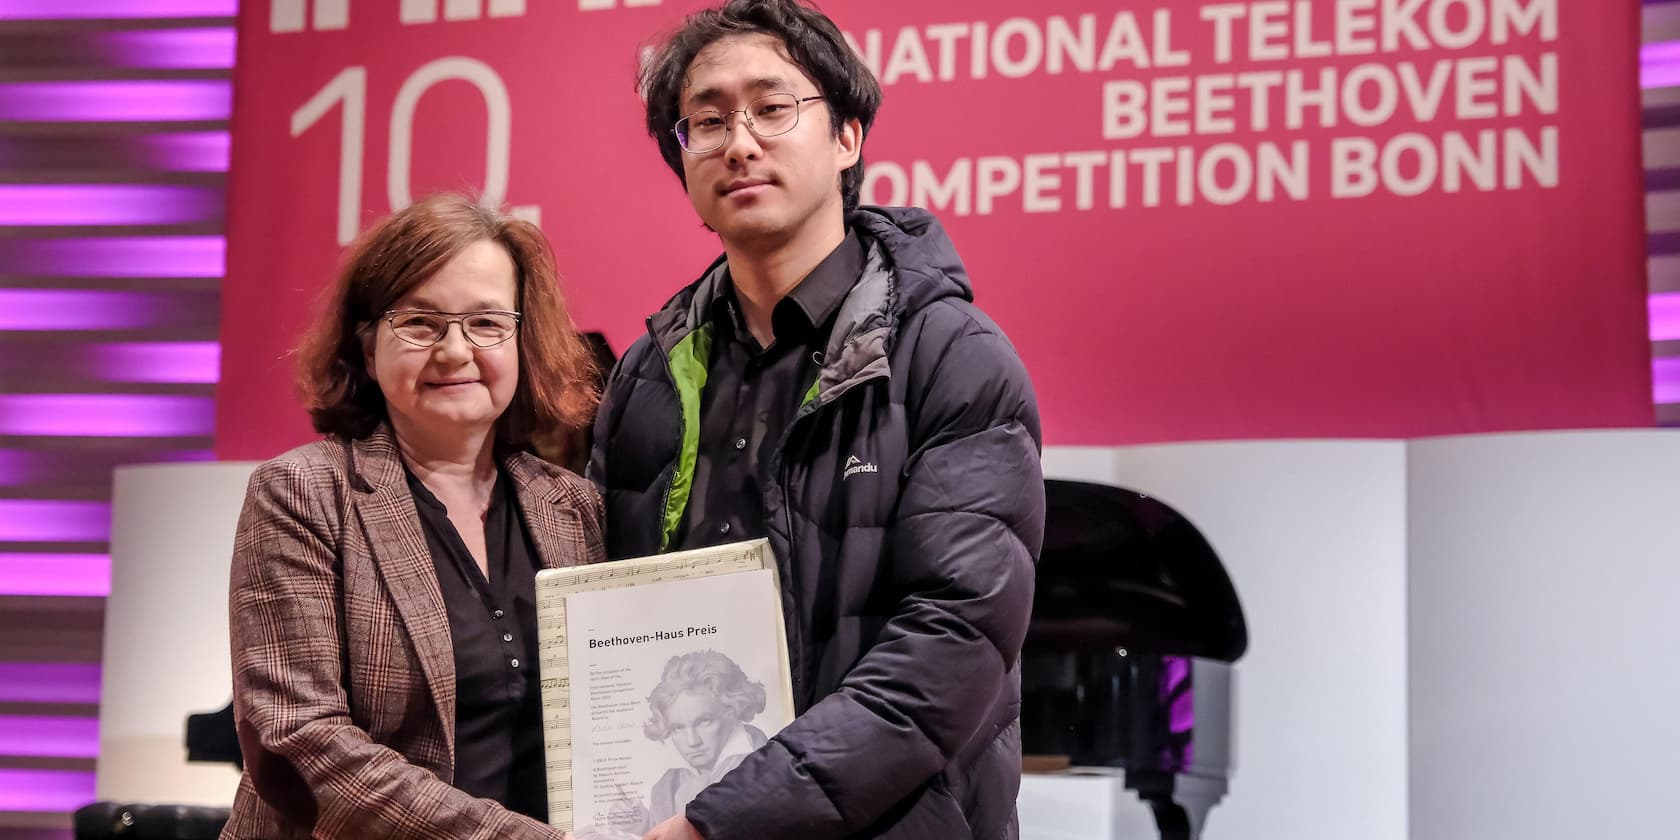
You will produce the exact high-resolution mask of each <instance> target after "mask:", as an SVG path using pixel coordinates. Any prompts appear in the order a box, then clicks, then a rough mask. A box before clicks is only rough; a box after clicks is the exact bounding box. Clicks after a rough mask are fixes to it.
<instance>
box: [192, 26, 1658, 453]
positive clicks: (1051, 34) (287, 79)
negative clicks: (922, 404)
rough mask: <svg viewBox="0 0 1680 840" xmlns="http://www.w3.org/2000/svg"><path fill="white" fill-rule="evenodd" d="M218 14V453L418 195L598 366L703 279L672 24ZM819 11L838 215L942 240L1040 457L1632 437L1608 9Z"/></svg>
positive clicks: (1641, 319) (1632, 176)
mask: <svg viewBox="0 0 1680 840" xmlns="http://www.w3.org/2000/svg"><path fill="white" fill-rule="evenodd" d="M242 5H243V10H242V12H241V20H240V39H239V62H238V68H237V84H236V95H235V105H234V122H233V126H234V144H233V175H232V179H233V180H232V189H231V195H230V201H231V208H230V223H229V254H228V259H229V275H228V280H227V283H226V285H225V286H224V290H223V351H222V377H221V386H220V390H219V394H218V395H219V398H220V399H219V400H218V406H217V446H218V452H219V454H220V455H221V456H222V457H225V458H260V457H268V456H271V455H273V454H275V453H277V452H278V451H280V450H281V449H283V448H286V447H288V446H291V445H295V444H297V443H300V442H302V441H305V440H307V439H309V437H310V433H309V431H308V425H307V422H306V420H305V418H304V416H303V413H302V411H301V410H300V409H299V408H298V406H297V404H296V402H295V398H294V395H293V393H294V392H293V390H292V387H291V367H290V365H291V360H290V358H289V357H288V356H287V350H288V348H290V347H291V346H293V344H294V343H295V342H296V340H297V337H298V334H299V332H300V330H301V329H302V327H303V325H304V323H305V322H306V320H307V315H308V313H309V311H310V306H311V303H312V301H313V299H314V297H315V295H316V294H317V292H318V290H319V289H320V288H321V287H322V286H323V285H324V284H325V283H326V282H327V281H328V280H329V279H330V277H331V276H332V275H333V272H334V268H335V265H336V260H337V258H338V254H339V248H340V245H341V244H342V243H343V242H345V241H348V239H349V238H350V237H351V236H353V235H354V233H355V232H356V231H358V230H360V229H361V228H363V227H364V226H366V225H367V224H369V223H371V222H372V221H374V220H375V219H377V218H378V217H379V216H381V215H383V214H385V213H386V212H388V211H389V210H390V209H391V208H393V207H396V206H400V205H403V204H406V203H407V202H408V201H410V200H412V199H413V198H415V197H418V196H421V195H424V194H426V193H428V192H430V191H434V190H439V189H469V190H482V191H484V192H486V193H488V194H489V195H490V196H491V197H492V198H493V199H497V200H500V201H503V202H505V203H506V204H507V205H509V206H511V207H514V208H516V212H519V213H521V214H524V215H527V216H529V217H530V218H533V219H536V220H538V221H539V223H540V224H541V225H542V227H543V229H544V230H545V231H546V232H547V233H548V234H549V236H550V237H551V238H552V239H553V240H554V242H555V245H556V248H557V251H558V254H559V259H560V264H561V270H562V272H563V274H564V276H565V278H566V279H565V289H566V293H567V294H568V296H569V299H570V300H571V302H572V304H573V306H574V309H575V311H576V313H577V316H578V320H579V323H580V325H581V326H583V327H584V328H586V329H598V330H602V331H604V332H606V334H607V335H608V337H609V339H610V340H611V342H612V344H613V346H614V347H615V348H617V349H618V350H620V351H622V350H623V349H624V348H625V347H627V346H628V345H629V343H630V342H631V341H632V340H633V339H634V338H635V337H636V336H637V335H638V334H639V333H640V331H641V330H642V319H643V317H644V316H645V315H647V314H648V313H649V312H651V311H652V310H653V309H655V308H656V307H657V306H658V305H659V304H660V303H661V302H662V301H664V300H665V298H666V297H668V296H669V295H670V294H671V293H672V292H673V291H675V290H676V289H677V288H678V287H679V286H681V285H682V284H684V283H686V282H688V281H689V280H691V279H693V277H694V276H695V275H696V274H697V273H698V272H699V270H700V269H701V268H702V267H703V266H704V264H705V263H706V262H707V261H708V260H709V259H710V258H712V257H713V256H715V254H716V253H717V252H718V250H719V247H718V244H717V242H716V240H715V238H713V237H711V236H710V235H708V234H707V233H706V231H705V230H703V229H702V228H701V226H700V224H699V221H698V220H697V219H696V218H695V216H694V215H693V211H692V210H691V209H690V207H689V205H688V202H687V201H686V199H685V198H684V196H683V195H682V192H681V188H680V186H679V184H678V182H677V179H676V178H675V176H673V175H672V174H671V172H670V171H669V170H667V169H666V168H665V166H664V164H663V163H662V161H661V160H660V158H659V155H658V152H657V151H656V150H655V148H654V145H653V143H652V141H651V140H649V139H648V138H647V137H646V136H645V134H644V133H643V131H642V110H641V103H640V102H639V100H638V99H637V96H636V90H635V87H634V75H635V68H636V65H637V61H638V55H639V52H640V48H641V47H642V46H643V45H645V44H649V43H652V42H653V41H654V40H655V39H656V37H657V35H658V34H659V33H661V32H664V31H667V30H669V29H670V28H671V27H672V26H674V25H675V24H676V23H677V21H678V20H679V19H680V17H681V15H682V14H683V13H684V12H686V11H690V10H692V9H695V8H699V7H700V6H701V5H702V4H701V3H697V2H666V3H661V2H658V0H653V2H648V0H639V1H638V0H555V1H554V2H541V3H538V2H527V0H384V2H377V1H376V0H308V2H306V0H266V2H252V3H245V4H242ZM828 6H829V11H830V13H831V14H832V15H833V16H834V18H835V19H836V21H837V22H838V23H839V24H840V25H841V27H842V28H843V29H844V30H845V31H846V33H847V35H848V37H849V38H850V39H851V40H852V41H853V42H854V46H855V47H856V48H857V49H858V51H859V52H860V53H861V54H862V55H863V56H864V57H865V58H866V60H867V61H868V63H869V64H870V65H871V67H872V68H874V69H875V71H876V73H877V75H878V77H879V78H880V80H881V82H882V85H883V88H884V91H885V94H886V100H885V105H884V106H883V108H882V110H881V113H880V117H879V121H878V123H877V125H876V130H875V132H874V133H873V134H872V135H871V136H870V138H869V140H868V143H867V144H866V146H865V155H866V158H867V160H868V165H869V175H868V179H867V182H866V189H865V195H864V198H865V201H872V202H877V203H894V204H903V203H915V204H921V205H923V206H927V207H930V208H932V209H934V210H936V211H937V212H938V213H939V214H940V215H941V217H942V218H943V219H944V220H945V222H946V224H947V226H948V227H949V228H950V231H951V235H952V237H953V238H954V239H955V241H956V243H957V246H958V248H959V249H960V250H961V251H962V253H963V255H964V257H965V259H966V260H967V262H968V266H969V269H970V271H971V273H972V275H973V277H974V282H975V288H976V295H977V299H978V301H979V303H980V305H981V306H982V307H984V308H985V309H986V310H987V311H988V312H990V313H991V314H992V315H994V316H995V317H996V318H997V320H998V321H999V323H1001V324H1002V325H1003V327H1004V328H1005V330H1007V331H1008V333H1009V335H1010V336H1011V337H1012V338H1013V339H1014V341H1015V342H1016V345H1017V346H1018V347H1019V349H1020V351H1021V353H1022V356H1023V357H1024V358H1025V359H1026V362H1027V365H1028V368H1029V370H1030V371H1031V373H1032V375H1033V378H1034V381H1035V383H1036V384H1037V387H1038V391H1039V397H1040V400H1041V405H1042V409H1043V414H1044V425H1045V434H1046V442H1047V443H1051V444H1092V445H1112V444H1124V443H1135V442H1145V441H1164V440H1187V439H1217V438H1256V437H1342V436H1359V437H1364V436H1385V437H1386V436H1418V435H1433V434H1450V433H1462V432H1477V431H1496V430H1507V429H1536V428H1561V427H1596V426H1628V425H1647V424H1649V423H1651V422H1652V406H1651V372H1650V371H1651V368H1650V349H1649V345H1648V343H1647V337H1646V333H1647V327H1646V323H1645V319H1646V298H1645V292H1646V287H1645V276H1644V236H1643V233H1642V231H1643V224H1642V216H1641V214H1642V196H1643V185H1642V182H1641V170H1640V160H1639V99H1638V96H1639V91H1638V84H1637V78H1636V73H1637V69H1638V59H1637V55H1638V25H1639V18H1638V8H1637V6H1636V5H1633V4H1605V3H1584V2H1563V0H1295V1H1294V2H1281V0H1278V1H1274V2H1254V3H1214V2H1181V3H1165V2H1160V0H1157V2H1154V3H1145V2H1131V1H1130V0H1121V2H1112V0H1110V2H1097V1H1096V0H1045V2H1042V3H1035V4H1028V5H1023V4H1017V3H1004V2H998V0H985V2H957V1H956V0H924V1H923V2H918V3H903V2H887V0H856V1H855V2H846V3H841V2H838V1H837V0H836V2H831V3H830V4H828Z"/></svg>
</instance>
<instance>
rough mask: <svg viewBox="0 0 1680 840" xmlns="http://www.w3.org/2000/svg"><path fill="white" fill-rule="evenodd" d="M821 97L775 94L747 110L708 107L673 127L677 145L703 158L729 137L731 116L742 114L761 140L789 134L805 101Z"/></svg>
mask: <svg viewBox="0 0 1680 840" xmlns="http://www.w3.org/2000/svg"><path fill="white" fill-rule="evenodd" d="M821 98H822V97H821V96H807V97H805V98H803V99H801V98H799V97H797V96H794V95H793V94H791V93H772V94H770V95H768V96H760V97H759V98H757V99H754V100H753V101H751V102H748V103H747V107H745V108H738V109H736V110H734V111H719V110H717V109H716V108H707V109H705V110H703V111H695V112H694V113H692V114H689V115H688V116H686V117H683V118H682V119H680V120H677V125H676V127H675V128H672V129H671V131H672V133H674V134H676V135H677V144H678V145H680V146H682V147H683V151H685V152H688V153H689V154H694V155H703V154H705V153H707V152H710V151H712V150H714V149H717V148H718V147H720V146H722V145H723V141H724V138H725V137H727V136H728V135H729V117H730V115H731V114H743V115H745V116H746V119H747V130H749V131H751V132H752V133H753V134H755V135H757V136H759V137H775V136H776V135H778V134H786V133H788V132H790V131H792V130H793V129H794V127H795V126H797V125H799V106H800V104H801V103H804V102H811V101H813V100H817V99H821Z"/></svg>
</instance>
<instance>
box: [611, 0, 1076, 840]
mask: <svg viewBox="0 0 1680 840" xmlns="http://www.w3.org/2000/svg"><path fill="white" fill-rule="evenodd" d="M641 82H642V90H643V92H644V94H645V95H646V97H647V124H648V131H649V133H650V134H651V135H652V136H653V137H654V139H655V140H657V141H658V143H659V147H660V150H661V152H662V153H663V155H664V157H665V160H666V162H667V164H669V165H670V167H671V168H672V170H673V171H675V172H676V174H677V176H678V177H679V178H680V179H681V180H682V182H683V184H684V185H685V187H686V189H687V191H688V197H689V200H690V202H691V203H692V204H693V205H694V209H695V211H696V212H697V213H698V214H699V216H700V218H701V219H702V220H703V221H704V222H705V223H706V225H707V226H708V227H709V228H710V229H711V230H713V231H715V232H716V233H717V235H718V238H719V239H720V240H721V241H722V244H723V250H724V253H723V256H722V257H720V258H719V259H718V260H717V261H716V262H715V263H714V264H713V265H712V266H711V267H710V268H708V269H707V270H706V271H705V272H704V273H703V274H702V275H701V276H700V278H699V279H698V280H697V281H695V282H694V283H692V284H691V285H689V286H688V287H686V288H684V289H683V290H682V291H680V292H678V293H677V295H676V297H674V298H672V299H671V300H670V302H669V303H667V304H666V305H665V306H664V307H663V308H662V309H661V310H660V311H659V312H657V313H655V314H654V315H653V316H652V317H651V318H649V319H648V334H647V335H646V336H643V337H642V338H641V339H639V340H638V341H637V342H636V343H635V345H634V346H632V347H631V348H630V349H629V351H628V352H627V353H626V355H625V358H624V359H623V361H621V362H620V363H619V365H618V367H617V369H616V370H615V371H614V373H613V375H612V377H611V379H610V381H609V383H608V385H607V390H606V396H605V402H604V403H603V406H602V409H601V413H600V415H599V418H598V420H597V425H596V437H595V449H594V457H593V459H592V462H591V465H590V475H591V477H592V478H593V479H594V480H595V482H596V483H597V484H598V485H599V486H600V487H601V489H602V491H603V493H604V494H605V496H606V505H607V517H608V528H607V532H608V539H609V546H608V550H609V553H610V554H611V555H612V556H615V557H626V556H638V555H645V554H653V553H656V552H661V551H668V550H677V549H685V548H695V547H699V546H705V545H713V544H717V543H723V542H733V541H737V540H743V539H749V538H753V537H759V536H764V537H768V538H769V539H770V544H771V547H772V549H773V550H774V552H775V555H776V558H777V560H778V562H779V563H780V571H781V577H782V581H783V586H784V589H785V593H784V594H785V597H784V605H783V606H784V610H785V613H786V617H787V623H788V637H789V638H788V644H789V648H790V650H789V655H790V662H791V665H792V671H793V681H794V682H793V690H794V701H795V705H796V706H797V711H798V712H799V716H798V718H797V719H796V720H795V721H794V722H793V723H792V724H791V725H790V726H788V727H787V728H785V729H783V730H782V731H781V732H780V733H779V734H777V735H776V736H775V737H773V738H772V739H770V741H769V743H767V744H765V745H763V746H762V747H759V748H758V749H756V750H755V751H754V752H752V753H751V754H750V755H749V756H747V758H746V759H745V760H744V761H742V762H741V764H740V765H739V766H738V767H736V768H735V769H734V770H732V771H730V772H729V773H728V774H726V775H725V776H724V777H723V778H722V779H720V780H719V781H718V782H716V783H715V784H712V785H711V786H710V787H707V788H706V789H705V790H703V791H701V792H700V793H699V795H698V796H697V797H696V798H695V799H694V800H693V801H692V802H690V803H689V804H688V806H687V808H686V813H684V814H679V815H677V816H675V817H673V818H671V819H670V820H668V821H666V822H664V823H661V824H659V825H658V826H656V827H655V828H654V829H653V831H651V832H650V833H649V834H648V835H647V836H648V837H649V838H659V839H660V840H665V839H666V838H671V839H672V840H695V838H704V840H733V838H772V840H773V839H774V838H798V840H822V839H823V838H840V837H904V838H934V839H935V840H958V838H968V837H976V838H987V840H990V838H1013V837H1015V836H1016V835H1017V834H1018V829H1017V827H1016V819H1015V797H1016V792H1017V789H1018V787H1019V784H1020V729H1019V706H1020V679H1019V673H1018V671H1017V657H1018V654H1019V652H1020V647H1021V642H1022V637H1023V636H1024V635H1025V633H1026V628H1027V617H1028V613H1029V610H1030V607H1031V603H1032V589H1033V569H1034V563H1035V561H1036V558H1037V555H1038V550H1039V546H1040V543H1041V542H1042V532H1043V524H1044V522H1043V520H1044V485H1043V480H1042V476H1041V473H1040V468H1039V443H1040V436H1039V422H1038V410H1037V406H1036V403H1035V401H1034V397H1033V394H1032V389H1031V385H1030V384H1029V382H1028V380H1027V374H1026V371H1025V369H1024V368H1023V367H1022V365H1021V361H1020V359H1019V358H1018V356H1017V355H1016V353H1015V351H1014V349H1013V348H1012V347H1011V346H1010V344H1009V342H1008V340H1007V339H1005V338H1004V336H1003V333H1002V332H1001V331H1000V330H999V329H998V327H997V326H996V325H995V324H994V323H993V322H992V321H991V320H990V319H989V318H987V317H986V316H985V315H984V314H983V313H981V312H980V310H978V309H976V308H975V307H974V305H973V304H972V302H971V301H972V292H971V289H970V286H969V283H968V277H967V272H966V271H965V270H964V268H963V265H962V262H961V260H960V259H959V258H958V257H957V254H956V252H955V250H954V248H953V247H952V245H951V242H950V240H949V239H947V238H946V236H945V233H944V231H943V230H942V228H941V227H940V225H939V223H938V221H936V220H935V219H934V218H933V217H932V216H931V215H929V214H927V213H925V212H923V211H920V210H907V209H894V210H887V209H880V208H861V209H860V208H858V206H857V204H858V193H859V189H860V186H861V184H862V182H863V164H862V146H863V140H864V136H865V134H866V133H867V131H868V129H869V125H870V123H871V122H872V120H873V118H874V114H875V110H876V107H877V106H878V105H879V103H880V95H881V94H880V89H879V88H878V87H877V85H876V83H875V80H874V78H873V77H872V76H871V75H870V74H869V71H868V70H867V69H866V68H865V67H864V66H863V65H862V63H861V62H860V61H859V60H858V58H857V57H856V56H855V55H854V54H853V53H852V51H851V50H850V49H849V48H848V47H847V45H846V43H845V41H844V40H843V38H842V37H841V34H840V32H839V30H838V29H837V28H836V27H835V25H834V24H833V22H831V21H830V20H828V19H827V18H826V17H824V16H822V15H821V14H820V13H819V12H817V11H816V10H814V9H812V8H809V7H807V6H804V5H800V4H799V3H797V2H795V0H732V1H731V2H728V3H727V4H726V5H724V6H723V7H722V8H719V9H713V10H709V11H705V12H701V13H698V14H696V15H693V16H691V17H690V18H688V19H687V21H686V22H685V24H684V26H683V27H682V28H681V29H680V30H679V31H678V32H676V33H675V34H674V35H672V36H671V38H670V40H669V41H668V42H667V43H666V44H665V45H664V48H663V49H662V50H661V51H660V52H658V53H657V54H656V55H655V57H654V59H653V60H652V61H651V63H650V64H649V65H648V66H647V68H646V69H645V70H644V75H643V77H642V79H641Z"/></svg>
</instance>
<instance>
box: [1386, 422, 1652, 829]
mask: <svg viewBox="0 0 1680 840" xmlns="http://www.w3.org/2000/svg"><path fill="white" fill-rule="evenodd" d="M1410 454H1411V457H1410V471H1411V522H1412V527H1411V545H1410V548H1411V565H1410V570H1411V572H1410V578H1411V596H1410V597H1411V617H1410V626H1411V736H1412V738H1411V784H1412V812H1411V818H1412V827H1413V833H1414V836H1415V837H1417V838H1419V839H1420V840H1502V839H1503V838H1514V839H1515V838H1520V840H1579V838H1586V837H1646V838H1656V837H1676V836H1680V829H1676V828H1675V825H1674V817H1673V815H1672V811H1673V808H1672V801H1673V797H1674V781H1675V779H1676V778H1677V775H1676V774H1677V771H1676V769H1675V768H1676V762H1680V713H1677V712H1676V709H1677V708H1680V668H1677V667H1676V666H1677V664H1680V431H1674V430H1641V431H1621V432H1596V433H1568V434H1521V435H1499V436H1487V437H1476V438H1446V439H1438V440H1428V441H1421V442H1417V443H1414V444H1413V445H1412V447H1411V453H1410Z"/></svg>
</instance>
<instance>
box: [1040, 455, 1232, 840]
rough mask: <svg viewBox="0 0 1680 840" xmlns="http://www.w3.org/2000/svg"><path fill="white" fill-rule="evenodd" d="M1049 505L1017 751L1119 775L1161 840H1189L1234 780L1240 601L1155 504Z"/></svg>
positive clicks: (1051, 765) (1059, 495)
mask: <svg viewBox="0 0 1680 840" xmlns="http://www.w3.org/2000/svg"><path fill="white" fill-rule="evenodd" d="M1045 493H1046V497H1047V502H1048V516H1047V517H1046V528H1045V539H1044V552H1043V554H1042V556H1041V559H1040V560H1039V566H1038V575H1037V582H1038V588H1037V592H1036V593H1035V596H1034V599H1033V615H1032V624H1031V626H1030V627H1029V629H1028V631H1027V640H1026V645H1025V648H1024V649H1023V652H1022V657H1021V687H1022V702H1021V738H1022V746H1023V752H1024V753H1025V754H1026V755H1027V756H1028V763H1029V765H1035V764H1036V765H1037V766H1039V767H1043V768H1046V769H1051V770H1054V769H1056V768H1058V767H1061V768H1065V769H1066V772H1069V773H1107V774H1119V775H1121V776H1123V778H1124V782H1125V787H1126V788H1128V789H1130V790H1132V791H1135V792H1136V794H1137V796H1138V798H1139V799H1140V800H1141V801H1142V802H1144V803H1146V804H1147V807H1148V808H1149V809H1150V810H1151V811H1152V812H1153V818H1154V822H1155V824H1156V826H1157V827H1158V828H1159V829H1160V836H1161V838H1162V839H1163V840H1194V838H1196V837H1198V836H1199V835H1200V833H1201V830H1202V827H1203V825H1205V824H1206V822H1207V818H1208V811H1209V809H1211V808H1212V807H1213V806H1214V805H1215V804H1216V803H1217V802H1219V800H1220V799H1221V798H1222V797H1223V796H1224V795H1225V792H1226V789H1227V786H1228V780H1229V776H1230V772H1231V769H1232V750H1231V741H1232V728H1231V718H1232V714H1233V710H1232V707H1231V703H1232V667H1231V665H1232V663H1234V662H1235V661H1236V660H1237V659H1238V658H1239V657H1241V656H1242V654H1243V652H1244V651H1245V650H1246V649H1247V647H1248V629H1247V625H1246V624H1245V623H1244V621H1243V614H1242V606H1241V604H1240V603H1239V602H1238V600H1237V594H1236V590H1235V589H1234V588H1233V587H1232V586H1231V581H1230V578H1229V577H1228V576H1227V575H1226V573H1225V568H1224V566H1223V565H1222V564H1221V563H1220V562H1219V558H1218V556H1217V555H1215V554H1214V552H1213V549H1212V547H1210V546H1209V545H1208V543H1207V540H1205V539H1203V537H1202V535H1201V533H1200V532H1199V531H1197V530H1196V528H1195V526H1193V525H1191V524H1190V522H1189V521H1188V520H1187V519H1185V518H1184V517H1183V516H1181V515H1180V514H1179V513H1178V512H1177V511H1175V510H1173V509H1172V508H1171V507H1168V506H1167V505H1166V504H1164V503H1162V502H1160V501H1159V500H1156V499H1153V498H1150V497H1148V496H1145V495H1142V494H1139V493H1135V492H1132V491H1129V490H1124V489H1122V488H1119V487H1113V486H1109V485H1103V484H1088V483H1083V482H1074V481H1057V480H1050V481H1046V482H1045ZM1026 828H1027V826H1025V825H1023V829H1024V831H1023V838H1024V840H1030V838H1029V837H1028V836H1027V834H1026V832H1025V829H1026Z"/></svg>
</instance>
